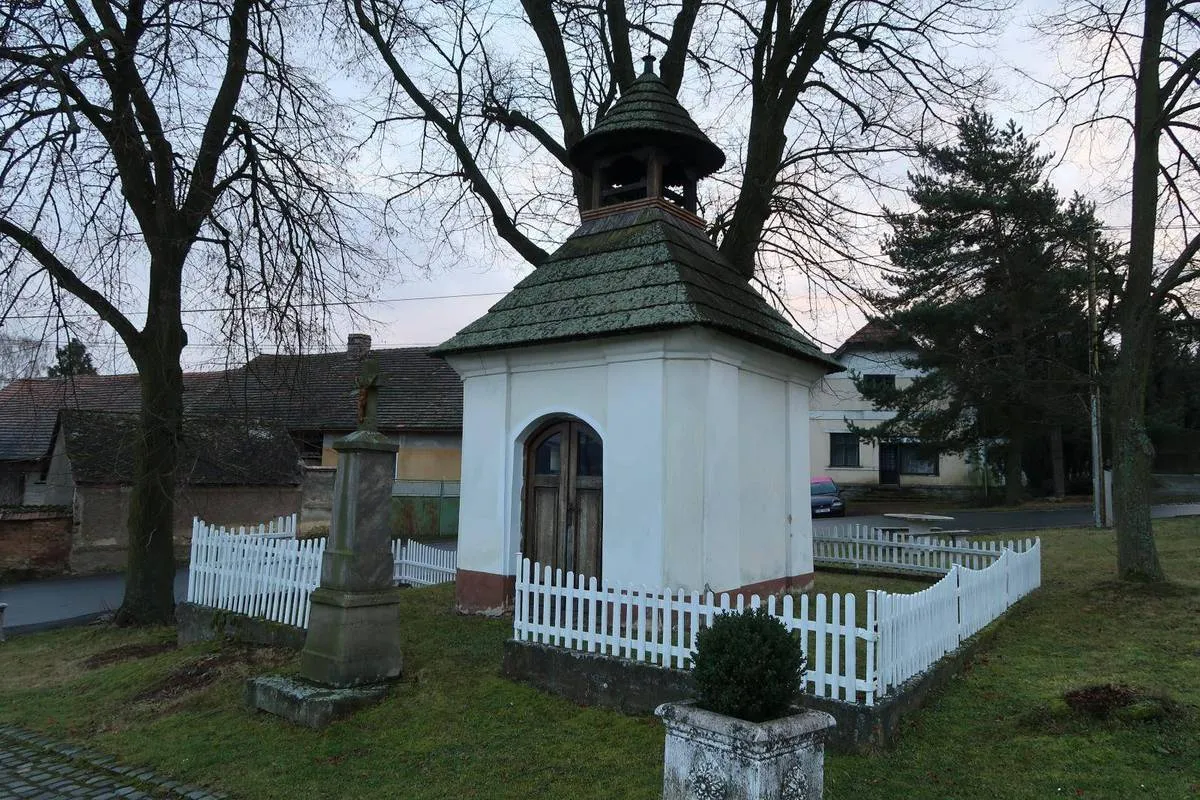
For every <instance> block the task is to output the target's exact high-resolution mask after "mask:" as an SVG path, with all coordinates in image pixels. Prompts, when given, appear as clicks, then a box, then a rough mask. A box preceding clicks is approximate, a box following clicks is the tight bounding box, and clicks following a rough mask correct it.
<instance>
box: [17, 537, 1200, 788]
mask: <svg viewBox="0 0 1200 800" xmlns="http://www.w3.org/2000/svg"><path fill="white" fill-rule="evenodd" d="M1156 530H1157V531H1158V544H1159V552H1160V555H1161V556H1162V558H1163V561H1164V563H1165V564H1166V565H1167V567H1168V570H1169V571H1170V573H1171V575H1172V577H1174V578H1177V579H1178V581H1177V582H1176V583H1175V584H1173V585H1172V586H1170V587H1167V588H1166V589H1162V590H1153V591H1148V590H1145V589H1141V590H1139V589H1130V588H1127V587H1121V586H1118V585H1117V584H1115V583H1113V582H1112V581H1111V580H1109V578H1110V576H1111V575H1112V573H1113V565H1114V548H1115V546H1114V543H1113V540H1112V535H1111V534H1106V533H1095V532H1092V531H1089V530H1064V531H1047V532H1045V533H1043V541H1044V543H1045V561H1044V569H1043V575H1044V579H1043V583H1044V588H1043V589H1042V590H1041V591H1040V592H1038V593H1037V594H1036V595H1034V596H1033V597H1031V598H1029V599H1027V600H1026V601H1024V602H1023V603H1022V604H1021V605H1020V606H1019V607H1018V608H1017V609H1016V610H1015V611H1014V612H1013V613H1012V614H1011V615H1010V617H1009V618H1007V619H1006V620H1004V621H1003V622H1002V623H1001V626H1000V630H999V631H998V634H997V636H996V638H995V639H994V640H993V642H992V643H991V645H990V646H989V648H988V649H987V650H986V651H985V652H984V653H982V654H981V655H980V656H979V657H978V658H977V659H976V660H975V662H974V663H973V664H972V665H971V667H970V669H969V670H968V671H967V673H966V674H965V675H964V676H962V678H960V679H958V680H955V681H954V682H952V684H951V685H950V686H949V687H948V688H947V689H946V690H945V691H944V692H943V693H942V694H941V695H940V696H939V697H937V698H935V700H934V701H933V703H932V705H931V706H930V707H928V708H927V709H925V710H924V711H923V712H921V713H920V714H919V715H918V716H917V717H916V718H915V719H914V720H913V721H912V722H911V724H910V725H909V726H908V728H907V729H906V730H905V732H904V735H903V738H902V741H901V743H900V745H899V747H898V748H897V749H896V750H895V751H893V752H891V753H887V754H883V755H876V756H829V757H827V758H826V787H827V788H826V796H827V797H831V798H838V799H841V798H845V799H846V800H869V799H870V798H880V800H882V799H883V798H889V800H890V799H891V798H918V799H919V798H931V799H932V798H987V799H988V800H1004V799H1005V798H1013V799H1014V800H1016V799H1017V798H1020V799H1021V800H1024V799H1025V798H1034V797H1105V798H1114V799H1117V798H1130V797H1147V798H1188V797H1200V708H1198V707H1200V583H1198V582H1197V575H1200V520H1194V519H1192V520H1170V521H1162V522H1159V523H1158V524H1157V525H1156ZM818 581H819V586H818V588H819V589H821V590H822V591H842V592H844V591H856V592H860V591H862V590H864V589H865V588H868V587H869V586H871V585H873V584H876V583H878V582H879V581H878V579H874V578H865V577H860V576H854V575H849V576H848V575H834V574H830V575H821V576H818ZM888 583H889V584H890V585H888V586H887V588H889V590H892V591H902V590H903V588H902V586H904V585H909V586H911V587H912V588H913V589H916V588H920V587H921V586H922V585H924V584H923V583H922V582H903V581H902V582H900V583H899V585H897V584H896V583H895V582H888ZM450 603H451V591H450V589H449V587H441V588H437V589H432V590H413V591H409V592H405V594H404V612H405V615H404V619H405V627H404V634H405V659H406V664H405V666H406V675H405V678H404V680H403V681H402V682H401V684H400V685H399V686H397V687H396V689H395V690H394V692H393V695H392V697H391V698H389V700H388V701H387V702H385V703H384V704H382V705H380V706H378V707H376V708H373V709H370V710H368V711H365V712H362V713H360V714H359V715H357V716H356V717H354V718H352V719H350V720H347V721H344V722H341V723H337V724H334V725H333V726H331V727H330V728H328V729H327V730H325V731H323V732H312V731H308V730H302V729H298V728H293V727H291V726H289V725H287V724H286V723H284V722H282V721H280V720H277V719H274V718H272V717H269V716H265V715H255V714H251V713H250V712H248V711H246V710H245V709H244V708H243V707H242V705H241V689H242V687H241V679H242V678H243V677H245V676H247V675H250V674H257V673H261V672H267V671H288V670H294V669H295V656H294V655H292V654H289V653H285V652H278V651H270V650H258V651H252V650H245V649H239V648H236V647H230V646H227V647H225V648H223V649H222V648H218V647H215V646H212V647H210V646H194V647H189V648H185V649H183V650H176V649H166V650H162V651H161V652H156V650H157V649H158V648H156V647H155V646H156V645H160V644H164V643H169V642H170V641H172V639H173V635H174V633H173V631H171V630H167V629H162V630H151V631H123V630H113V629H104V628H85V629H73V630H66V631H57V632H50V633H45V634H38V635H31V636H22V637H17V638H14V639H11V640H10V641H9V642H7V643H6V644H4V645H0V721H3V722H9V723H16V724H20V725H24V726H26V727H28V728H32V729H35V730H38V731H42V732H45V733H48V734H51V735H54V736H58V737H61V738H64V739H72V740H78V741H87V742H88V743H89V744H91V746H93V747H94V748H95V749H99V750H103V751H107V752H111V753H112V754H114V755H117V756H118V757H120V758H121V759H123V760H125V761H126V762H129V763H136V764H145V765H148V766H151V767H153V768H155V769H156V770H158V771H159V772H161V773H164V774H168V775H170V776H172V777H175V778H177V779H180V780H185V781H187V782H191V783H200V784H204V785H207V786H211V787H213V788H216V789H219V790H222V791H226V792H228V793H229V794H231V795H232V796H234V797H243V798H275V797H277V798H287V800H303V799H304V798H361V797H381V798H382V797H389V798H393V797H394V798H454V797H468V798H469V797H481V798H483V797H487V798H492V797H497V798H501V797H502V798H507V797H512V798H571V800H583V798H625V797H628V798H646V799H647V800H648V799H649V798H654V797H657V796H658V795H659V793H660V791H661V780H662V746H663V733H662V729H661V727H660V726H659V724H658V722H657V720H654V719H653V718H629V717H623V716H620V715H618V714H615V713H610V712H605V711H599V710H595V709H584V708H578V707H576V706H574V705H571V704H570V703H567V702H564V701H561V700H558V699H556V698H552V697H548V696H543V695H541V694H539V693H538V692H536V691H534V690H532V689H528V688H525V687H522V686H518V685H515V684H512V683H509V682H507V681H505V680H503V679H501V678H500V677H498V675H497V672H498V668H499V661H500V647H501V643H502V642H503V640H504V639H505V638H506V637H507V636H508V635H509V631H510V630H511V629H510V625H509V623H508V622H507V621H505V620H488V619H480V618H467V617H459V616H456V615H455V614H453V613H452V612H451V610H450ZM117 647H122V648H125V650H124V654H125V655H126V656H133V655H139V656H140V657H129V658H125V659H124V660H121V659H120V656H121V655H122V653H121V652H117V653H113V652H112V651H113V649H114V648H117ZM138 647H141V648H142V649H141V650H140V651H138V650H137V648H138ZM97 655H100V656H101V657H100V658H93V657H95V656H97ZM89 659H90V660H89ZM114 659H115V660H114ZM103 662H107V663H103ZM206 681H207V682H206ZM1106 682H1120V683H1127V684H1131V685H1134V686H1137V687H1142V688H1145V689H1150V690H1160V691H1166V692H1168V693H1169V694H1170V695H1171V696H1172V697H1173V698H1174V700H1175V701H1177V702H1178V703H1180V704H1181V705H1182V710H1181V711H1180V712H1179V713H1178V714H1177V715H1175V716H1171V717H1167V718H1165V719H1158V720H1152V721H1146V722H1128V723H1127V722H1116V721H1112V722H1109V721H1091V720H1089V719H1086V718H1083V717H1080V716H1077V715H1076V714H1075V713H1074V712H1071V711H1069V710H1068V709H1067V708H1066V707H1065V705H1063V704H1062V702H1061V699H1060V698H1061V696H1062V694H1063V692H1064V691H1066V690H1068V689H1071V688H1075V687H1079V686H1083V685H1088V684H1094V683H1106Z"/></svg>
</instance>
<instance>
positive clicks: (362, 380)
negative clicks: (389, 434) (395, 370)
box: [354, 358, 379, 431]
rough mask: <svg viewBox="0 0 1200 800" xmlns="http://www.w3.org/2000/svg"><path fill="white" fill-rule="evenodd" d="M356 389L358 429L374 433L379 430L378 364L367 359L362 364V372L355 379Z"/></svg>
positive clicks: (373, 360)
mask: <svg viewBox="0 0 1200 800" xmlns="http://www.w3.org/2000/svg"><path fill="white" fill-rule="evenodd" d="M354 385H355V386H356V387H358V429H359V430H360V431H374V430H378V429H379V362H378V361H376V360H375V359H373V358H368V359H367V360H366V361H364V362H363V365H362V371H361V372H359V374H358V378H357V379H355V381H354Z"/></svg>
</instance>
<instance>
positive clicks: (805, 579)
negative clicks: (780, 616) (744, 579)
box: [728, 572, 816, 597]
mask: <svg viewBox="0 0 1200 800" xmlns="http://www.w3.org/2000/svg"><path fill="white" fill-rule="evenodd" d="M815 578H816V576H815V575H814V573H812V572H806V573H804V574H803V575H787V576H784V577H782V578H771V579H770V580H765V581H758V582H756V583H748V584H746V585H745V586H739V587H738V588H736V589H729V590H728V593H729V595H730V596H731V597H732V596H734V595H739V594H741V595H746V596H747V597H749V596H750V595H752V594H756V595H758V596H759V597H766V596H767V595H772V594H784V593H786V592H807V591H808V590H809V589H811V588H812V587H813V584H814V583H815Z"/></svg>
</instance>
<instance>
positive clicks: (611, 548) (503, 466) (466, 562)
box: [451, 329, 822, 590]
mask: <svg viewBox="0 0 1200 800" xmlns="http://www.w3.org/2000/svg"><path fill="white" fill-rule="evenodd" d="M451 363H452V365H453V366H455V368H456V369H459V371H460V374H464V376H465V380H464V385H465V389H464V432H463V479H462V506H461V510H460V534H459V537H460V539H459V541H460V543H459V563H460V566H462V567H463V568H464V569H471V570H478V571H484V572H492V573H496V574H504V575H511V574H513V572H514V570H515V560H514V558H513V554H515V553H516V551H517V550H518V549H519V548H520V532H521V527H522V519H521V491H522V485H521V484H522V480H523V473H524V470H523V464H524V443H525V439H526V437H527V436H528V435H530V434H531V433H532V432H533V431H534V430H536V428H537V427H538V425H539V423H540V422H541V421H543V420H545V419H546V418H548V417H549V416H551V415H555V414H568V415H572V416H576V417H578V418H580V419H582V420H584V421H585V422H587V423H588V424H590V425H592V427H594V428H595V429H596V431H597V432H598V433H599V434H600V436H601V438H602V439H603V442H604V521H603V530H604V533H603V537H604V544H603V576H604V578H605V579H607V580H610V581H614V582H621V583H634V584H645V585H650V586H671V587H682V588H686V589H703V588H705V587H708V588H711V589H717V590H723V589H732V588H737V587H740V586H744V585H748V584H751V583H757V582H759V581H766V580H775V579H779V578H784V577H787V576H789V575H798V574H804V573H806V572H810V571H811V569H812V566H811V563H812V556H811V547H812V545H811V524H810V523H809V517H808V449H809V444H808V438H809V437H808V420H807V413H808V396H809V389H810V387H811V384H812V383H813V382H814V381H816V380H817V379H819V377H820V376H821V374H822V371H821V370H820V368H819V367H816V366H814V365H808V364H806V363H803V362H798V361H796V360H794V359H790V358H786V357H784V356H780V355H777V354H774V353H771V352H769V351H766V350H763V349H761V348H758V347H755V346H753V345H749V344H746V343H744V342H741V341H740V340H737V339H733V338H732V337H728V336H723V335H721V334H717V333H714V332H711V331H704V330H700V329H692V330H682V331H673V332H669V333H665V334H657V335H647V336H638V337H620V338H614V339H609V340H600V341H593V342H583V343H573V344H569V345H556V346H552V347H549V346H548V347H540V348H524V349H521V350H516V351H510V352H508V353H498V354H487V355H485V356H472V357H467V358H459V357H452V358H451ZM798 454H799V455H798ZM797 506H800V507H801V513H799V514H796V513H794V510H795V508H796V507H797Z"/></svg>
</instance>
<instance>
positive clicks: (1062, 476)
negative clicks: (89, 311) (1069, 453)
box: [1050, 425, 1067, 500]
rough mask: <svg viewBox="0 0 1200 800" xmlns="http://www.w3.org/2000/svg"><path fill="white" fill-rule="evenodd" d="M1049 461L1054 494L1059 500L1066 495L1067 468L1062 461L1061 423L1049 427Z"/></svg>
mask: <svg viewBox="0 0 1200 800" xmlns="http://www.w3.org/2000/svg"><path fill="white" fill-rule="evenodd" d="M1050 463H1051V469H1052V471H1053V473H1054V496H1055V497H1057V498H1058V499H1060V500H1061V499H1062V498H1064V497H1066V495H1067V470H1066V467H1065V465H1064V461H1063V435H1062V426H1061V425H1052V426H1051V427H1050Z"/></svg>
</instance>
